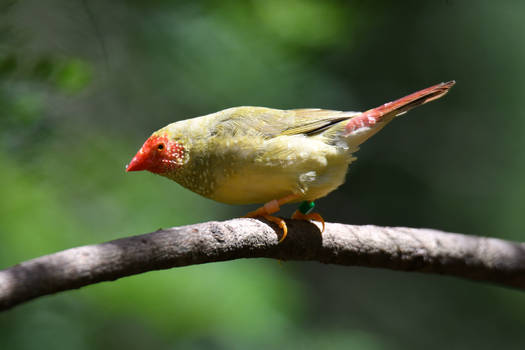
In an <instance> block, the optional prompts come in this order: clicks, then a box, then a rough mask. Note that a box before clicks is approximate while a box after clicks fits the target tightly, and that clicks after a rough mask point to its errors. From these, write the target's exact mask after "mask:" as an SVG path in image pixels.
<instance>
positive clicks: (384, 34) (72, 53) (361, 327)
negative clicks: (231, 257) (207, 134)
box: [0, 0, 525, 349]
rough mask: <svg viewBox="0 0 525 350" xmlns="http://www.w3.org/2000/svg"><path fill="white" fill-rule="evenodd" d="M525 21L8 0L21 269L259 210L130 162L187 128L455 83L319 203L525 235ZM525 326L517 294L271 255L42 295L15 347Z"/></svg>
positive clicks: (7, 154)
mask: <svg viewBox="0 0 525 350" xmlns="http://www.w3.org/2000/svg"><path fill="white" fill-rule="evenodd" d="M524 30H525V3H524V2H521V1H501V2H493V1H492V2H491V1H476V2H466V1H459V0H438V1H432V2H430V1H426V2H423V1H396V2H393V1H375V2H373V3H369V2H366V1H362V0H356V1H336V0H333V1H332V0H330V1H315V0H287V1H279V0H252V1H228V0H221V1H196V0H194V1H167V0H151V1H147V2H146V1H139V0H134V1H132V0H129V1H104V0H48V1H38V0H32V1H30V0H25V1H24V0H19V1H16V0H0V164H1V165H0V169H1V171H0V184H1V185H0V186H1V191H2V195H1V197H0V268H7V267H9V266H11V265H13V264H16V263H18V262H20V261H23V260H26V259H30V258H33V257H37V256H40V255H43V254H47V253H52V252H55V251H58V250H62V249H66V248H70V247H74V246H78V245H83V244H92V243H98V242H103V241H107V240H111V239H115V238H119V237H125V236H129V235H133V234H140V233H145V232H150V231H153V230H156V229H158V228H159V227H170V226H176V225H186V224H192V223H197V222H203V221H209V220H225V219H229V218H232V217H237V216H240V215H242V214H244V213H246V211H247V210H249V209H251V207H243V206H228V205H225V204H220V203H215V202H212V201H210V200H207V199H205V198H202V197H199V196H198V195H196V194H193V193H191V192H190V191H188V190H185V189H183V188H181V187H180V186H178V185H176V184H175V183H172V182H170V181H169V180H167V179H165V178H161V177H158V176H154V175H152V174H150V173H133V174H126V173H125V171H124V169H125V165H126V164H127V162H128V161H129V160H130V159H131V157H132V156H133V155H134V154H135V152H136V151H137V149H138V148H139V146H140V145H142V143H143V142H144V140H145V139H146V138H147V137H148V136H149V135H150V134H151V132H153V131H154V130H156V129H158V128H160V127H162V126H164V125H166V124H168V123H170V122H173V121H176V120H180V119H186V118H190V117H195V116H199V115H203V114H208V113H211V112H215V111H217V110H220V109H223V108H227V107H232V106H238V105H254V106H266V107H275V108H298V107H321V108H330V109H338V110H365V109H369V108H372V107H376V106H378V105H380V104H383V103H385V102H388V101H391V100H393V99H396V98H399V97H402V96H404V95H406V94H409V93H412V92H414V91H416V90H419V89H422V88H425V87H427V86H430V85H433V84H436V83H439V82H441V81H448V80H452V79H455V80H456V81H457V85H456V86H455V87H454V88H453V89H452V91H451V93H450V94H448V95H447V96H446V97H445V98H443V99H441V100H439V101H436V102H433V103H432V104H429V105H426V106H424V107H421V108H418V109H417V110H414V111H412V112H410V113H409V114H407V115H406V116H404V117H402V118H399V119H398V120H396V121H395V122H393V123H392V124H390V125H389V126H388V127H387V128H385V129H384V130H383V131H382V132H381V133H379V134H378V135H376V136H375V137H373V138H372V139H371V140H369V141H368V142H367V143H366V144H364V145H363V147H362V149H361V151H360V152H359V153H358V158H359V160H358V161H357V162H356V163H354V164H352V166H351V169H350V171H349V176H348V181H347V183H346V184H345V185H344V186H342V187H341V188H340V189H339V190H338V191H336V192H334V193H332V194H331V195H329V196H328V197H326V198H324V199H322V200H319V201H318V202H317V209H318V211H319V212H321V213H322V214H323V216H324V218H325V219H326V220H327V221H335V222H342V223H349V224H377V225H391V226H397V225H401V226H411V227H430V228H436V229H441V230H446V231H452V232H461V233H466V234H475V235H486V236H491V237H501V238H504V239H511V240H519V241H523V240H524V239H525V218H524V215H523V213H524V212H525V186H524V185H523V179H524V178H525V162H524V158H525V137H524V136H523V133H524V131H525V116H524V112H523V100H524V93H525V68H524V62H525V44H524V41H523V33H524ZM291 210H292V209H288V211H285V213H289V212H291ZM524 327H525V294H523V293H522V292H518V291H515V290H511V289H507V288H503V287H498V286H491V285H487V284H482V283H475V282H470V281H465V280H460V279H456V278H452V277H443V276H429V275H423V274H416V273H414V274H410V273H401V272H392V271H385V270H380V269H366V268H348V267H339V266H328V265H322V264H318V263H305V262H300V263H299V262H285V263H283V264H278V263H277V262H276V261H273V260H263V259H257V260H240V261H232V262H224V263H214V264H208V265H202V266H191V267H185V268H178V269H171V270H167V271H159V272H150V273H146V274H143V275H140V276H134V277H129V278H124V279H122V280H118V281H115V282H109V283H101V284H97V285H94V286H89V287H86V288H82V289H80V290H75V291H69V292H65V293H60V294H58V295H54V296H48V297H44V298H40V299H38V300H35V301H32V302H29V303H27V304H24V305H22V306H19V307H17V308H15V309H13V310H10V311H7V312H4V313H2V314H0V348H1V349H35V348H44V349H45V348H53V349H108V348H115V347H119V348H127V349H142V348H145V347H148V348H154V349H173V348H185V349H246V348H252V349H266V348H293V347H296V348H302V349H320V348H327V349H348V348H356V349H420V348H422V347H423V346H424V347H425V348H426V349H442V348H445V347H446V348H447V349H465V348H476V349H493V348H495V347H496V346H497V347H498V348H505V349H523V346H524V344H525V332H524Z"/></svg>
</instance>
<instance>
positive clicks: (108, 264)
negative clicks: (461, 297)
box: [0, 219, 525, 310]
mask: <svg viewBox="0 0 525 350" xmlns="http://www.w3.org/2000/svg"><path fill="white" fill-rule="evenodd" d="M287 224H288V228H289V232H288V237H287V238H286V239H285V240H284V241H283V243H281V244H278V243H277V241H278V236H277V234H276V231H275V229H276V228H275V227H274V226H271V225H268V224H267V223H266V222H264V221H259V220H256V219H235V220H230V221H225V222H206V223H201V224H196V225H189V226H183V227H174V228H170V229H165V230H159V231H156V232H153V233H148V234H144V235H139V236H134V237H128V238H122V239H118V240H114V241H110V242H107V243H102V244H95V245H88V246H83V247H78V248H72V249H68V250H64V251H61V252H58V253H54V254H50V255H46V256H42V257H39V258H36V259H32V260H29V261H25V262H22V263H20V264H18V265H15V266H13V267H10V268H8V269H5V270H2V271H0V310H2V309H8V308H11V307H13V306H15V305H17V304H20V303H22V302H24V301H28V300H31V299H34V298H37V297H40V296H43V295H47V294H53V293H56V292H59V291H63V290H68V289H74V288H79V287H82V286H85V285H89V284H93V283H97V282H101V281H110V280H116V279H118V278H121V277H124V276H129V275H134V274H138V273H142V272H146V271H151V270H159V269H168V268H172V267H177V266H186V265H193V264H202V263H207V262H214V261H224V260H233V259H239V258H258V257H266V258H274V259H280V260H310V261H319V262H322V263H327V264H339V265H352V266H368V267H381V268H388V269H393V270H403V271H419V272H427V273H438V274H447V275H453V276H459V277H464V278H469V279H474V280H481V281H487V282H494V283H499V284H503V285H507V286H512V287H516V288H520V289H524V290H525V243H514V242H508V241H504V240H500V239H494V238H484V237H475V236H466V235H462V234H453V233H445V232H440V231H436V230H429V229H413V228H404V227H377V226H353V225H342V224H331V223H327V224H326V230H325V232H324V233H323V234H322V235H321V234H320V231H319V228H318V226H316V225H314V224H312V223H308V222H304V221H294V220H287ZM277 232H280V231H277Z"/></svg>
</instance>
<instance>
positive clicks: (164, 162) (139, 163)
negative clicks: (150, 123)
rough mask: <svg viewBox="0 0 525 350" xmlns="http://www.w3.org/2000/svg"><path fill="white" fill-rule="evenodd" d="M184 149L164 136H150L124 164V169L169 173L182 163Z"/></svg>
mask: <svg viewBox="0 0 525 350" xmlns="http://www.w3.org/2000/svg"><path fill="white" fill-rule="evenodd" d="M184 151H185V150H184V147H183V146H182V145H181V144H180V143H178V142H176V141H171V140H169V139H168V138H167V137H165V136H151V137H150V138H149V139H147V140H146V142H144V145H143V146H142V148H141V149H140V150H139V151H138V152H137V154H136V155H135V157H133V159H132V160H131V162H130V163H129V164H128V165H127V166H126V171H139V170H148V171H151V172H152V173H155V174H165V173H169V172H170V171H174V170H176V169H178V168H180V167H181V166H182V165H183V162H184Z"/></svg>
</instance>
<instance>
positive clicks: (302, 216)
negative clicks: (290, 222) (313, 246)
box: [292, 210, 324, 233]
mask: <svg viewBox="0 0 525 350" xmlns="http://www.w3.org/2000/svg"><path fill="white" fill-rule="evenodd" d="M292 219H295V220H312V221H317V222H320V223H321V225H323V229H322V231H321V233H323V232H324V219H323V217H322V216H321V215H320V214H319V213H309V214H303V213H301V212H300V211H299V210H296V211H295V213H293V215H292Z"/></svg>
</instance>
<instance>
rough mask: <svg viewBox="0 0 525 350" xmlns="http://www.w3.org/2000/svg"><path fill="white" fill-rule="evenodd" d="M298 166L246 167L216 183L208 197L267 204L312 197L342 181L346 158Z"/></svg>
mask: <svg viewBox="0 0 525 350" xmlns="http://www.w3.org/2000/svg"><path fill="white" fill-rule="evenodd" d="M345 160H346V159H337V160H335V161H332V162H328V163H325V164H323V165H318V166H315V167H310V168H307V169H304V168H302V169H297V168H296V167H295V166H294V167H286V166H267V167H256V168H248V169H245V170H243V171H239V172H237V173H235V174H232V175H231V176H229V177H228V178H227V179H224V180H223V181H221V183H219V184H217V187H216V189H215V191H214V192H213V193H212V194H211V195H210V196H209V197H210V198H211V199H213V200H216V201H219V202H223V203H228V204H252V203H266V202H269V201H271V200H274V199H279V198H283V197H285V196H288V195H290V194H294V193H295V194H298V195H299V197H298V198H297V199H296V200H295V201H294V202H300V201H304V200H312V201H313V200H315V199H317V198H321V197H324V196H326V195H327V194H328V193H330V192H331V191H333V190H335V189H336V188H337V187H339V185H341V184H342V183H343V182H344V180H345V175H346V171H347V168H348V161H345Z"/></svg>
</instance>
